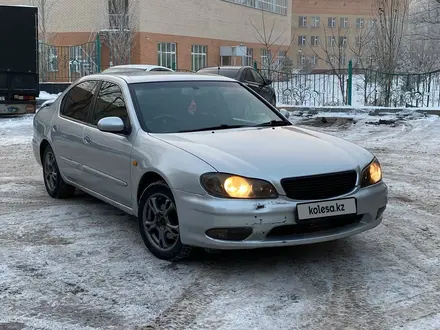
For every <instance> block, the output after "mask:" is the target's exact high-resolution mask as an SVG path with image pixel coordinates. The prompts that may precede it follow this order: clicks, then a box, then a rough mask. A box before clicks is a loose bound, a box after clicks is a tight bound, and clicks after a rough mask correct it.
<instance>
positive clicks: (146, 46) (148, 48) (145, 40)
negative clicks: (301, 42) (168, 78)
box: [138, 32, 286, 69]
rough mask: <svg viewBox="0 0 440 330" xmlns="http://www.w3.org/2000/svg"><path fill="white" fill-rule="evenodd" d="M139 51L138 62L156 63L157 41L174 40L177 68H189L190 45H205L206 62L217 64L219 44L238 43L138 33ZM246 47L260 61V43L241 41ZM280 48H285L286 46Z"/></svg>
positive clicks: (231, 44) (235, 42) (218, 60)
mask: <svg viewBox="0 0 440 330" xmlns="http://www.w3.org/2000/svg"><path fill="white" fill-rule="evenodd" d="M139 41H140V43H139V47H138V48H139V53H140V58H139V59H140V63H145V64H157V43H158V42H175V43H177V68H178V69H191V47H192V45H206V46H208V47H207V48H208V49H207V57H208V58H207V62H208V63H207V64H208V66H214V65H217V63H220V46H238V45H239V44H240V43H239V42H237V41H227V40H217V39H206V38H195V37H185V36H175V35H165V34H153V33H143V32H142V33H140V38H139ZM243 44H244V45H245V46H247V47H248V48H253V55H254V60H255V61H257V62H258V63H260V61H261V53H260V49H261V48H262V45H261V44H258V43H248V42H243ZM278 49H279V46H277V47H273V49H272V51H273V52H276V51H277V50H278ZM280 49H283V50H285V49H286V47H281V48H280ZM240 64H241V63H240V61H239V59H237V62H236V65H240Z"/></svg>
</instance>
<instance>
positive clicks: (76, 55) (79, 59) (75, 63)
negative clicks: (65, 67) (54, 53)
mask: <svg viewBox="0 0 440 330" xmlns="http://www.w3.org/2000/svg"><path fill="white" fill-rule="evenodd" d="M82 53H83V50H82V47H81V46H70V47H69V56H70V60H69V65H70V72H72V73H81V71H82V70H81V67H82V64H83V56H82Z"/></svg>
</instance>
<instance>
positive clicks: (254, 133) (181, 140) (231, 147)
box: [151, 126, 373, 181]
mask: <svg viewBox="0 0 440 330" xmlns="http://www.w3.org/2000/svg"><path fill="white" fill-rule="evenodd" d="M151 135H152V136H154V137H156V138H158V139H160V140H162V141H164V142H167V143H170V144H172V145H174V146H176V147H178V148H180V149H183V150H185V151H187V152H189V153H191V154H193V155H194V156H196V157H198V158H200V159H201V160H203V161H205V162H207V163H208V164H210V165H211V166H212V167H214V168H215V169H216V170H217V171H219V172H226V173H233V174H237V175H242V176H247V177H254V178H264V179H266V180H272V181H279V180H280V179H282V178H286V177H295V176H305V175H315V174H322V173H331V172H339V171H346V170H353V169H355V170H360V169H361V168H362V167H363V166H366V165H367V164H368V163H369V162H370V161H371V160H372V159H373V156H372V154H370V153H369V152H368V151H367V150H365V149H363V148H361V147H359V146H357V145H355V144H353V143H350V142H348V141H346V140H343V139H339V138H336V137H334V136H330V135H327V134H323V133H319V132H315V131H312V130H307V129H302V128H298V127H295V126H284V127H274V128H272V127H264V128H243V129H230V130H217V131H214V132H211V131H207V132H192V133H176V134H151Z"/></svg>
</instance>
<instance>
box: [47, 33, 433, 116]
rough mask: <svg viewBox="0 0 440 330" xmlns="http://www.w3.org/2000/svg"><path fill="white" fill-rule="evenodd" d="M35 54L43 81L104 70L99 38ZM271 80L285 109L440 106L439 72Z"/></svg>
mask: <svg viewBox="0 0 440 330" xmlns="http://www.w3.org/2000/svg"><path fill="white" fill-rule="evenodd" d="M39 52H40V56H39V59H40V81H41V82H72V81H75V80H76V79H78V78H80V77H83V76H86V75H89V74H93V73H99V72H101V71H102V70H104V69H106V67H103V66H102V65H101V44H100V42H99V39H97V40H96V41H95V42H89V43H85V44H81V45H74V46H54V45H49V44H45V43H40V44H39ZM177 71H185V72H192V70H187V69H178V70H177ZM262 73H263V72H262ZM264 73H265V74H266V75H267V72H264ZM269 76H270V77H268V78H270V79H271V80H272V87H273V88H274V89H275V93H276V95H277V101H278V103H281V104H284V105H297V106H313V107H316V106H342V105H351V106H385V107H417V108H421V107H432V108H439V107H440V70H439V71H434V72H429V73H423V74H408V73H397V74H387V73H382V72H378V71H374V70H356V71H355V72H353V71H352V70H350V69H348V70H332V71H327V72H320V73H298V72H286V71H284V72H278V71H271V72H270V74H269Z"/></svg>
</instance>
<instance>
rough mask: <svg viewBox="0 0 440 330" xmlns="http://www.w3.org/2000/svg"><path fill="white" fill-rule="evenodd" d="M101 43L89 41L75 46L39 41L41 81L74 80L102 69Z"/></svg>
mask: <svg viewBox="0 0 440 330" xmlns="http://www.w3.org/2000/svg"><path fill="white" fill-rule="evenodd" d="M100 52H101V45H100V43H99V42H89V43H85V44H81V45H74V46H54V45H50V44H47V43H43V42H40V43H39V62H40V81H41V82H72V81H75V80H76V79H78V78H80V77H83V76H86V75H89V74H93V73H98V72H100V71H101V69H102V68H101V54H100Z"/></svg>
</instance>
